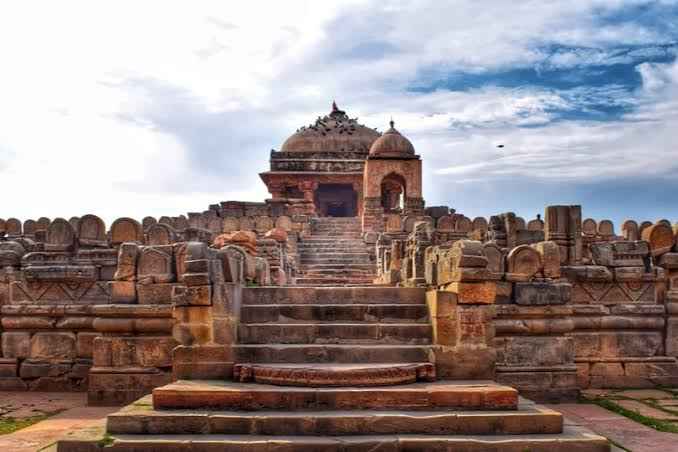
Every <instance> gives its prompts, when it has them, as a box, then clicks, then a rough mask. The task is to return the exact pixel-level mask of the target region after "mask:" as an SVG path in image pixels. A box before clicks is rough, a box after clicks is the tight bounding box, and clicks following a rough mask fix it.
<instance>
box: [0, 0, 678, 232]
mask: <svg viewBox="0 0 678 452" xmlns="http://www.w3.org/2000/svg"><path fill="white" fill-rule="evenodd" d="M103 4H104V3H103V2H80V1H79V2H69V1H64V0H62V1H59V2H37V1H36V2H32V1H29V0H27V1H22V2H10V3H7V4H5V5H2V7H0V58H1V60H0V61H1V64H0V181H1V182H2V193H3V195H2V197H1V198H0V217H3V218H7V217H10V216H16V217H19V218H22V219H26V218H37V217H39V216H43V215H44V216H48V217H52V218H53V217H56V216H63V217H66V218H68V217H69V216H72V215H82V214H84V213H88V212H94V213H98V214H100V215H101V216H102V217H104V218H105V219H106V220H107V221H109V222H110V221H112V220H113V219H114V218H116V217H119V216H134V217H138V218H141V217H142V216H144V215H149V214H150V215H156V216H160V215H178V214H179V213H185V212H187V211H202V210H204V209H206V208H207V206H208V205H209V204H213V203H217V202H219V201H223V200H232V199H237V200H252V201H260V200H263V199H264V198H266V197H267V196H268V194H267V193H266V190H265V187H264V185H263V183H261V181H260V180H259V178H258V175H257V173H258V172H260V171H264V170H266V168H267V166H268V156H269V152H270V149H271V148H276V149H277V148H279V147H280V145H281V144H282V142H283V141H284V140H285V138H286V137H287V136H288V135H290V134H291V133H292V132H293V131H294V130H296V128H298V127H299V126H301V125H305V124H308V123H311V122H312V121H314V119H315V118H316V117H317V116H318V115H324V114H326V113H328V112H329V108H330V104H331V102H332V100H333V99H336V100H337V103H338V104H339V106H340V107H342V108H343V109H345V110H346V111H347V112H348V113H349V115H350V116H352V117H355V116H357V117H359V120H360V121H361V122H362V123H364V124H366V125H368V126H371V127H378V128H379V129H380V130H383V129H384V127H385V126H386V125H387V122H388V119H389V118H390V117H391V116H393V117H394V118H395V120H396V127H397V128H398V129H400V131H401V132H402V133H404V134H406V135H407V136H408V137H409V138H410V139H411V140H412V142H413V143H414V145H415V147H416V149H417V151H418V153H419V154H421V156H422V158H423V159H424V171H425V174H424V185H425V186H424V195H425V198H426V202H427V205H441V204H445V205H449V206H451V207H453V208H455V209H457V211H458V212H462V213H464V214H466V215H468V216H470V217H474V216H477V215H484V216H489V215H491V214H495V213H500V212H505V211H509V210H510V211H514V212H516V213H518V214H519V215H522V216H524V217H526V218H532V217H534V215H535V214H536V213H539V212H542V211H543V207H544V206H545V205H547V204H556V203H558V204H560V203H570V204H582V205H583V210H584V216H586V217H593V218H597V219H602V218H612V219H613V220H614V221H615V223H616V224H617V225H619V223H620V222H621V221H622V220H623V219H624V218H635V219H637V220H645V219H650V220H654V219H657V218H663V217H664V218H668V219H670V220H671V221H675V220H678V63H677V62H676V54H677V52H678V2H677V1H654V2H648V1H631V0H629V1H623V0H606V1H579V0H568V1H548V0H538V1H519V0H516V1H506V0H496V1H491V0H469V1H461V0H460V1H441V0H433V1H425V0H418V1H412V2H399V1H389V0H378V1H374V2H365V1H346V0H341V1H336V2H327V1H324V2H319V1H292V0H290V1H285V2H273V1H265V2H258V1H254V0H249V1H247V2H200V1H191V2H167V1H158V2H153V1H144V2H139V1H130V2H126V1H120V0H118V1H116V2H107V3H106V5H107V6H105V7H104V6H102V5H103ZM179 5H180V6H179ZM499 144H503V145H504V147H503V148H499V147H497V145H499Z"/></svg>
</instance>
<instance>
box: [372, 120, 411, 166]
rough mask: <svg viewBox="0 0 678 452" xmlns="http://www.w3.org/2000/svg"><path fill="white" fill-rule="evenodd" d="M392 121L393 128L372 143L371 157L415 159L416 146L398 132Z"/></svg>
mask: <svg viewBox="0 0 678 452" xmlns="http://www.w3.org/2000/svg"><path fill="white" fill-rule="evenodd" d="M393 126H394V123H393V121H392V120H391V128H390V129H388V130H387V131H386V132H384V134H383V135H382V136H380V137H379V138H377V140H376V141H375V142H374V143H372V146H371V147H370V157H393V158H402V157H414V146H412V143H411V142H410V140H408V139H407V138H405V137H404V136H402V135H401V134H400V132H398V131H397V130H396V129H395V127H393Z"/></svg>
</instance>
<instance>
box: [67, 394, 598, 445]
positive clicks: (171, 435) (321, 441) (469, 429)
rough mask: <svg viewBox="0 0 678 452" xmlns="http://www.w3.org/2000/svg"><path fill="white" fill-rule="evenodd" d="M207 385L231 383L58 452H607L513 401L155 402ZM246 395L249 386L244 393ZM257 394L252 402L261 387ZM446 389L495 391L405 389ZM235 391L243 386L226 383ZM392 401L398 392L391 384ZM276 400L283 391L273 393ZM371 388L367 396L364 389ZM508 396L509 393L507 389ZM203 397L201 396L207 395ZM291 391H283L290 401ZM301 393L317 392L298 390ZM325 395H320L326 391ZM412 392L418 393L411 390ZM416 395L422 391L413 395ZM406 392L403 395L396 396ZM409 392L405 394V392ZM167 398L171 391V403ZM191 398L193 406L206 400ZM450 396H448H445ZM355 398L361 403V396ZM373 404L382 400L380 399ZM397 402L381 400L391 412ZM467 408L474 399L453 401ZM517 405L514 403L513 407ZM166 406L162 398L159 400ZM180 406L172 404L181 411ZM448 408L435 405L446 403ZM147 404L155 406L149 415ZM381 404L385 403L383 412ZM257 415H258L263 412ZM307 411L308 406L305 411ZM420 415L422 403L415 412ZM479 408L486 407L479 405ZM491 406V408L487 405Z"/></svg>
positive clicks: (142, 412)
mask: <svg viewBox="0 0 678 452" xmlns="http://www.w3.org/2000/svg"><path fill="white" fill-rule="evenodd" d="M191 386H193V387H195V388H198V387H203V388H204V387H206V386H210V387H212V388H213V389H214V388H216V389H214V391H216V392H217V393H219V392H221V389H219V388H223V387H225V386H231V387H233V385H232V384H223V383H222V384H221V385H219V384H215V383H206V382H194V383H192V384H186V383H178V384H174V385H169V387H166V388H160V389H158V390H157V391H156V393H155V395H154V396H147V397H144V398H142V399H140V400H139V401H137V402H136V403H134V404H132V405H130V406H128V407H126V408H123V409H122V410H120V411H119V412H117V413H114V414H112V415H110V416H109V417H108V421H107V428H106V430H105V431H104V430H103V429H89V430H84V431H80V432H72V433H69V434H68V435H67V436H66V437H65V438H64V439H63V440H61V441H60V442H59V446H58V452H76V451H77V452H94V451H103V450H106V451H111V452H114V451H116V452H117V451H125V452H131V451H135V452H146V451H148V452H150V451H192V452H198V451H200V452H202V451H205V452H208V451H210V452H211V451H253V452H254V451H257V452H259V451H274V450H275V451H290V452H291V451H301V450H303V451H323V452H324V451H337V452H339V451H341V452H346V451H356V452H357V451H394V452H396V451H402V452H405V451H412V452H414V451H422V452H423V451H478V452H480V451H483V452H484V451H512V452H524V451H527V450H529V451H533V452H539V451H543V452H559V451H562V452H575V451H577V452H584V451H596V452H597V451H600V452H607V451H609V450H610V446H609V443H608V442H607V440H606V439H605V438H603V437H601V436H598V435H595V434H593V433H591V432H590V431H588V430H587V429H585V428H582V427H581V426H578V425H571V424H568V423H564V421H563V417H562V415H561V414H560V413H558V412H557V411H554V410H552V409H548V408H545V407H541V406H539V405H535V404H534V403H532V402H530V401H527V400H522V399H521V400H520V401H519V402H517V403H516V405H515V406H513V407H509V408H510V409H491V410H488V409H471V410H469V409H451V408H450V407H445V406H434V405H429V404H427V407H426V408H427V409H425V410H424V409H421V410H418V409H414V410H410V409H407V408H406V407H407V403H408V402H407V400H408V397H407V396H405V397H404V398H403V399H402V400H403V404H402V405H398V406H399V407H398V408H395V409H391V410H388V409H383V408H384V406H379V409H356V408H357V407H356V406H350V407H343V408H342V409H333V408H330V407H322V408H319V407H315V408H316V409H296V408H298V407H295V406H294V404H295V403H296V402H295V397H294V396H292V397H291V398H289V399H285V398H280V399H278V400H279V401H281V402H283V406H279V407H278V409H275V410H270V409H261V410H255V411H242V410H237V409H223V408H206V407H205V406H203V407H202V408H200V409H191V410H182V409H161V408H160V406H159V405H162V403H161V399H162V397H161V396H159V395H161V394H163V393H166V394H165V395H169V393H168V391H169V389H170V387H173V388H174V389H173V390H181V391H182V392H184V391H188V392H191V391H190V389H189V388H190V387H191ZM246 386H249V387H252V386H255V385H246ZM260 386H262V388H261V389H262V394H263V393H267V392H268V393H269V394H270V392H269V391H270V387H268V388H267V387H266V386H265V385H260ZM408 386H411V387H428V388H429V389H430V388H431V387H439V388H443V387H446V388H447V391H443V393H446V394H448V395H454V396H455V397H457V396H460V395H462V394H463V393H466V395H468V394H469V393H470V394H474V395H476V396H477V395H478V394H479V393H483V392H486V391H495V390H496V391H500V390H503V389H502V387H500V386H499V385H495V384H489V383H488V384H480V385H478V384H468V383H452V382H447V383H440V384H438V385H408ZM235 387H240V388H243V385H237V384H236V385H235ZM393 388H397V390H395V391H394V394H398V393H403V389H404V388H407V386H395V387H393ZM276 389H277V390H279V392H278V394H283V393H284V392H283V391H284V390H290V388H282V389H283V390H281V388H276ZM370 389H372V388H370ZM507 389H508V390H509V391H508V392H509V393H511V397H509V399H513V397H515V396H516V395H515V391H513V390H511V389H510V388H507ZM342 391H343V392H344V393H353V394H359V395H362V394H368V393H369V391H367V390H365V391H363V390H357V391H356V390H355V388H343V390H342ZM208 392H209V391H208ZM296 392H299V391H298V389H291V393H292V394H294V393H296ZM300 392H302V393H316V394H317V393H318V391H309V390H308V389H307V388H304V390H303V391H300ZM331 392H332V391H330V393H331ZM415 392H418V391H415ZM419 392H420V395H422V394H426V393H428V394H429V395H430V394H431V391H419ZM405 393H407V391H405ZM410 393H411V390H410ZM176 395H177V393H176V392H174V394H173V396H176ZM205 395H207V396H209V394H208V393H207V392H203V393H202V395H201V397H200V398H201V400H202V402H201V403H202V404H203V405H206V404H207V403H208V401H207V400H206V399H205V397H204V396H205ZM453 398H454V397H453ZM359 400H362V399H361V398H360V399H359ZM380 400H383V399H380ZM397 400H398V398H397V397H394V398H393V399H391V402H392V403H393V404H394V405H395V404H396V403H395V402H397ZM457 400H466V403H468V402H471V401H474V402H473V403H475V404H476V406H477V407H483V404H478V402H480V401H481V400H482V397H466V398H464V397H462V398H461V399H457ZM515 400H517V399H515ZM165 401H167V400H165ZM182 404H183V403H179V405H182ZM456 404H458V403H457V402H454V403H449V401H447V402H446V403H444V404H443V405H456ZM154 405H155V407H154ZM387 405H388V404H387ZM260 408H264V407H263V406H262V407H260ZM306 408H309V407H306ZM420 408H423V405H422V406H421V407H420ZM485 408H487V407H485ZM497 408H498V407H497Z"/></svg>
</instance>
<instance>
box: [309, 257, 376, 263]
mask: <svg viewBox="0 0 678 452" xmlns="http://www.w3.org/2000/svg"><path fill="white" fill-rule="evenodd" d="M300 261H301V262H300V263H301V265H313V264H342V265H352V264H370V263H372V262H371V261H370V257H369V256H368V255H364V256H362V257H347V258H345V257H325V256H313V257H305V256H302V257H301V259H300Z"/></svg>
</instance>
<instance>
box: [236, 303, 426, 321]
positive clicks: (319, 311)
mask: <svg viewBox="0 0 678 452" xmlns="http://www.w3.org/2000/svg"><path fill="white" fill-rule="evenodd" d="M240 321H241V322H242V323H265V322H277V323H284V322H288V323H295V322H301V321H314V322H341V321H344V322H380V323H404V322H410V323H411V322H418V323H425V322H427V321H428V308H427V306H426V305H425V304H362V303H360V304H359V303H355V304H262V305H244V306H242V308H241V310H240Z"/></svg>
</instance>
